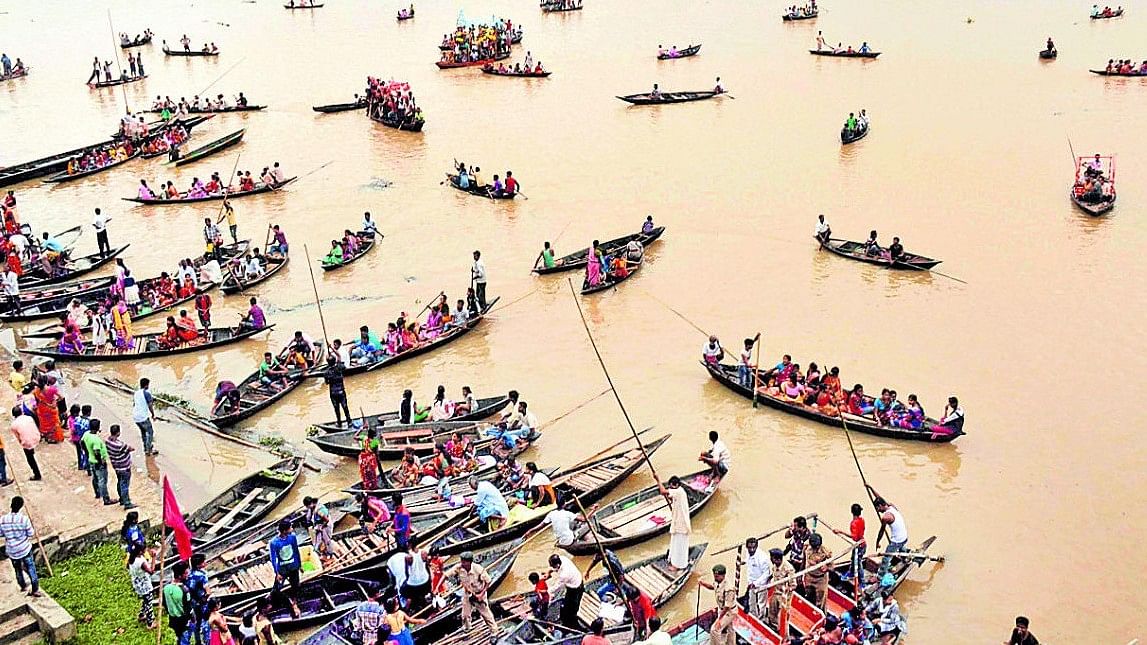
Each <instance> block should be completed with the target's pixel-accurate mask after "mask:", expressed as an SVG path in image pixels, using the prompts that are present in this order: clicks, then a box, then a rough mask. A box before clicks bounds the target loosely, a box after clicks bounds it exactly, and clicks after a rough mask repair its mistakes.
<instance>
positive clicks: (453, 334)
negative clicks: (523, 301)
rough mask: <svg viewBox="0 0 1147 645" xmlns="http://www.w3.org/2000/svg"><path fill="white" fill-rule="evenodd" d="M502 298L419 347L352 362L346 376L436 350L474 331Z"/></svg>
mask: <svg viewBox="0 0 1147 645" xmlns="http://www.w3.org/2000/svg"><path fill="white" fill-rule="evenodd" d="M500 299H501V298H494V299H493V300H491V301H490V302H487V303H486V309H485V311H483V312H482V313H480V314H478V315H477V316H474V317H473V318H470V319H468V320H467V321H466V324H465V325H463V326H461V327H453V328H451V329H449V330H448V331H446V332H443V333H441V334H439V335H438V337H437V338H435V339H434V340H431V341H427V342H424V343H422V344H421V345H419V346H418V347H413V348H411V349H408V350H406V351H404V352H401V353H399V354H393V355H390V354H387V355H384V356H380V357H379V358H377V359H375V360H371V361H368V362H365V363H352V364H350V365H347V366H346V369H345V370H344V371H343V374H344V375H345V376H350V375H353V374H361V373H363V372H370V371H373V370H376V369H381V368H384V367H389V366H391V365H393V364H395V363H400V362H402V361H405V360H408V359H411V358H414V357H415V356H419V355H421V354H425V353H427V352H431V351H434V350H435V349H437V348H439V347H441V346H443V345H445V344H447V343H450V342H453V341H455V340H458V339H459V338H461V337H462V336H464V335H466V334H467V333H469V332H471V331H473V330H474V329H475V328H476V327H477V326H478V325H480V324H481V323H482V320H483V319H485V317H486V315H487V314H488V313H490V310H491V309H493V308H494V305H495V304H497V302H498V301H499V300H500ZM410 322H414V321H410ZM357 336H358V334H357V332H356V333H355V335H354V336H353V337H357ZM324 369H325V368H321V367H320V368H315V370H313V371H312V372H311V376H322V372H323V370H324Z"/></svg>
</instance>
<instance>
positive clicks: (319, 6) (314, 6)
mask: <svg viewBox="0 0 1147 645" xmlns="http://www.w3.org/2000/svg"><path fill="white" fill-rule="evenodd" d="M283 8H284V9H322V8H323V3H321V2H320V3H319V4H308V5H295V4H285V5H283Z"/></svg>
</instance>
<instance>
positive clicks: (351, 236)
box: [323, 213, 374, 267]
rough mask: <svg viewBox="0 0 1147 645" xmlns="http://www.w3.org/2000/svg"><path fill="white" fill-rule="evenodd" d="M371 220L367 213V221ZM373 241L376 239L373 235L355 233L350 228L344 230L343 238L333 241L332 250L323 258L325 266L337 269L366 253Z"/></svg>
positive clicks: (363, 232)
mask: <svg viewBox="0 0 1147 645" xmlns="http://www.w3.org/2000/svg"><path fill="white" fill-rule="evenodd" d="M369 218H370V214H369V213H367V219H368V220H369ZM372 239H374V234H373V233H367V232H365V231H360V232H358V233H355V232H354V231H352V230H350V229H349V228H348V229H346V230H344V231H343V235H342V238H340V239H337V240H331V248H330V250H329V251H327V254H326V256H325V257H324V258H323V266H324V267H337V266H341V265H343V264H345V263H347V262H350V261H351V260H353V259H354V258H355V257H357V256H358V255H360V254H362V253H363V252H364V249H366V247H367V245H368V244H369V243H370V241H371V240H372Z"/></svg>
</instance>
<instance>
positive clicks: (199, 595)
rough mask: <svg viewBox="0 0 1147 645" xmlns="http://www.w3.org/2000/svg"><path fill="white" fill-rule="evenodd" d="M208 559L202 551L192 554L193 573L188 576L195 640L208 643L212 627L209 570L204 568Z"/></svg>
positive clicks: (200, 644)
mask: <svg viewBox="0 0 1147 645" xmlns="http://www.w3.org/2000/svg"><path fill="white" fill-rule="evenodd" d="M206 559H207V557H206V556H205V555H203V554H202V553H196V554H195V555H193V556H191V573H190V574H189V575H188V576H187V583H186V584H187V591H188V592H189V594H190V596H191V608H192V610H193V611H192V613H191V614H190V616H189V617H190V618H191V619H192V622H193V623H194V627H193V628H192V631H193V634H194V636H195V642H196V643H198V644H199V645H207V644H208V643H209V642H211V627H210V625H209V624H208V623H207V619H208V618H209V616H208V615H207V598H208V596H209V593H208V591H207V572H206V571H204V570H203V563H204V561H205V560H206Z"/></svg>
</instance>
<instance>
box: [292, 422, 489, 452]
mask: <svg viewBox="0 0 1147 645" xmlns="http://www.w3.org/2000/svg"><path fill="white" fill-rule="evenodd" d="M481 430H482V427H480V425H479V424H478V423H476V422H473V421H433V422H430V423H418V424H409V425H394V426H390V427H383V428H382V429H381V431H380V432H379V433H378V456H379V458H380V459H383V460H387V459H401V458H402V455H403V453H405V452H406V449H407V448H409V449H411V450H413V451H414V453H415V454H418V455H429V454H432V453H433V452H434V449H435V443H436V442H440V441H445V440H446V439H448V438H450V435H451V434H453V433H455V432H460V433H462V434H464V435H470V436H471V437H476V436H478V435H479V434H480V433H481ZM365 436H366V435H365V431H363V430H362V429H359V428H355V429H352V430H341V431H338V432H331V433H327V434H323V435H318V436H315V437H307V441H310V442H311V443H313V444H315V445H316V446H318V447H319V449H320V450H322V451H323V452H328V453H330V454H332V455H341V456H343V457H357V456H358V453H360V452H362V439H363V437H365ZM476 445H477V444H476Z"/></svg>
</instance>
